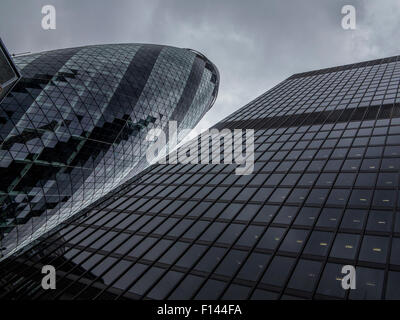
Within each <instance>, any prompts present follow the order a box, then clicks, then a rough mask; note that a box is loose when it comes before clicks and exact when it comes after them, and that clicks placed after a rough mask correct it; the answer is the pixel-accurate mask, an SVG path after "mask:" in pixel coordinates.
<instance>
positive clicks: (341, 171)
mask: <svg viewBox="0 0 400 320" xmlns="http://www.w3.org/2000/svg"><path fill="white" fill-rule="evenodd" d="M399 84H400V56H396V57H390V58H386V59H379V60H374V61H367V62H362V63H357V64H351V65H345V66H340V67H334V68H329V69H322V70H316V71H312V72H306V73H301V74H295V75H293V76H291V77H289V78H288V79H286V80H285V81H283V82H282V83H280V84H278V85H277V86H275V87H274V88H272V89H271V90H269V91H267V92H266V93H265V94H263V95H261V96H260V97H258V98H256V99H255V100H254V101H252V102H250V103H249V104H247V105H246V106H244V107H243V108H241V109H240V110H238V111H237V112H235V113H233V114H232V115H230V116H229V117H227V118H226V119H224V120H223V121H221V122H220V123H218V124H217V125H216V126H215V128H217V129H221V130H222V129H224V128H225V129H254V130H255V139H254V140H255V165H254V170H253V172H252V173H251V174H249V175H236V174H235V168H236V165H235V164H217V163H215V164H213V163H210V164H169V165H162V164H155V165H152V166H151V167H149V168H147V169H146V170H144V171H143V172H141V173H140V174H139V175H137V176H135V177H134V178H132V179H131V180H129V181H128V182H127V183H125V184H124V185H122V186H121V187H119V188H118V189H117V190H115V191H114V192H113V193H110V194H109V195H107V196H106V197H104V198H102V199H101V200H100V201H99V202H98V203H97V204H96V205H95V206H92V207H91V208H88V209H87V210H86V211H85V212H84V213H82V214H81V215H80V216H79V217H74V218H73V219H70V220H69V221H68V222H66V223H63V224H62V226H60V227H59V228H57V232H52V233H51V234H49V235H48V236H46V237H43V238H42V239H40V241H39V242H37V243H36V244H35V245H34V246H32V248H30V250H28V251H26V252H24V253H23V254H20V255H14V256H13V257H10V258H9V259H7V260H6V261H3V263H2V265H1V266H0V270H1V277H0V278H1V279H2V282H3V283H2V288H3V289H2V291H1V292H2V296H3V297H8V298H14V299H19V298H27V297H28V298H36V299H38V298H44V299H53V298H65V299H82V298H86V299H115V298H121V299H255V300H264V299H265V300H269V299H400V286H399V283H400V254H399V253H400V197H399V170H400V92H399ZM197 141H198V140H196V139H195V140H194V143H197ZM44 264H51V265H54V266H55V268H56V270H57V272H58V278H57V281H58V282H57V290H54V291H52V290H49V291H44V290H42V289H41V287H40V279H41V274H40V273H39V271H40V268H41V267H42V265H44ZM344 265H351V266H354V267H355V269H356V289H350V290H344V289H343V288H342V286H341V280H342V279H343V276H344V274H342V273H341V270H342V267H343V266H344Z"/></svg>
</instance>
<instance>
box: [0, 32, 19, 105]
mask: <svg viewBox="0 0 400 320" xmlns="http://www.w3.org/2000/svg"><path fill="white" fill-rule="evenodd" d="M19 78H20V74H19V71H18V69H17V67H16V66H15V64H14V61H13V60H12V59H11V57H10V54H9V53H8V51H7V48H6V47H5V45H4V43H3V41H1V38H0V102H1V100H3V98H4V97H5V96H6V95H7V93H8V92H9V91H10V90H11V88H12V87H13V86H14V85H15V84H16V83H17V81H18V80H19Z"/></svg>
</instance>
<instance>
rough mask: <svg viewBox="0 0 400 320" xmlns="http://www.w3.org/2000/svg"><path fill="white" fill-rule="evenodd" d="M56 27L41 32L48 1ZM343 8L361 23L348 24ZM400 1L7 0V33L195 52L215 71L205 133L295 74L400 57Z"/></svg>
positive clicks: (56, 43)
mask: <svg viewBox="0 0 400 320" xmlns="http://www.w3.org/2000/svg"><path fill="white" fill-rule="evenodd" d="M49 4H50V5H53V6H54V7H55V8H56V30H43V29H42V27H41V20H42V17H43V16H44V15H43V14H42V13H41V10H42V7H43V6H44V5H49ZM344 5H353V6H354V7H355V9H356V29H355V30H344V29H343V28H342V23H341V21H342V18H343V16H344V15H343V14H342V13H341V9H342V7H343V6H344ZM399 17H400V1H399V0H382V1H376V0H359V1H354V0H349V1H342V0H302V1H293V0H247V1H244V0H201V1H200V0H141V1H139V0H114V1H110V0H29V1H15V0H2V1H1V5H0V37H2V38H3V41H4V42H5V44H6V45H7V47H8V49H9V51H10V52H11V53H23V52H27V51H29V52H39V51H45V50H51V49H59V48H68V47H75V46H82V45H89V44H104V43H126V42H133V43H135V42H137V43H157V44H166V45H172V46H177V47H182V48H192V49H195V50H198V51H200V52H202V53H204V54H205V55H206V56H207V57H208V58H209V59H210V60H212V61H213V62H214V63H215V64H216V65H217V67H218V69H219V71H220V74H221V84H220V91H219V96H218V99H217V101H216V103H215V105H214V107H213V108H212V109H211V110H210V111H209V112H208V113H207V114H206V116H205V117H204V118H203V119H202V120H201V122H200V123H199V125H198V127H197V129H207V128H208V127H210V126H211V125H213V124H214V123H216V122H217V121H219V120H222V119H223V118H224V117H226V116H227V115H229V114H230V113H232V112H233V111H235V110H237V109H238V108H240V107H242V106H243V105H245V104H246V103H248V102H249V101H251V100H253V99H254V98H256V97H257V96H258V95H260V94H262V93H263V92H265V91H267V90H268V89H270V88H271V87H273V86H274V85H276V84H277V83H279V82H280V81H282V80H284V79H285V78H287V77H289V76H290V75H292V74H293V73H298V72H304V71H308V70H313V69H319V68H325V67H331V66H336V65H342V64H348V63H353V62H359V61H363V60H369V59H376V58H383V57H387V56H392V55H399V54H400V41H399V40H400V19H399Z"/></svg>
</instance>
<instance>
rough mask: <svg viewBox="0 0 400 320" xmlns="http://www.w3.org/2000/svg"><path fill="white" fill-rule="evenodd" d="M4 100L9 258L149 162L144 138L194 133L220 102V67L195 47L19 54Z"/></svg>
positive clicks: (4, 232)
mask: <svg viewBox="0 0 400 320" xmlns="http://www.w3.org/2000/svg"><path fill="white" fill-rule="evenodd" d="M15 63H16V65H17V67H18V69H19V71H20V72H21V74H22V78H21V80H20V82H19V83H18V84H17V85H16V86H15V87H14V88H13V90H12V91H11V92H10V93H9V94H8V95H7V96H6V97H5V98H4V100H3V101H2V103H1V104H0V176H1V177H2V178H1V180H0V212H1V214H0V239H1V246H0V247H1V256H2V257H4V256H7V255H9V254H10V253H12V252H14V251H15V250H18V249H19V248H21V247H23V246H25V245H27V244H29V243H30V242H32V241H33V240H35V239H36V238H38V237H39V236H40V235H42V234H44V233H45V232H47V231H48V230H50V229H52V228H53V227H54V226H56V225H58V224H59V223H61V222H62V221H65V220H66V219H67V218H69V217H71V216H73V215H74V214H76V213H78V212H79V211H81V210H82V209H83V208H86V207H87V206H89V205H90V204H92V203H93V202H95V201H96V200H97V199H99V198H100V197H102V196H103V195H105V194H106V193H108V192H109V191H111V190H112V189H114V188H115V187H117V186H119V185H121V183H123V182H124V180H126V178H127V177H131V176H133V175H135V174H136V173H138V172H140V171H141V170H143V169H144V168H145V167H146V166H148V163H147V161H146V157H145V153H146V150H147V148H148V143H150V142H147V141H146V139H145V137H146V135H147V133H148V131H149V130H150V129H152V128H155V127H157V128H161V129H165V128H166V127H167V125H168V122H169V121H170V120H174V121H176V122H177V126H178V136H179V137H180V138H183V137H182V136H181V135H179V132H180V131H182V129H187V128H193V127H194V126H195V125H196V124H197V123H198V121H199V120H200V119H201V117H202V116H203V115H204V114H205V113H206V112H207V111H208V110H209V109H210V107H211V106H212V104H213V102H214V100H215V98H216V95H217V92H218V84H219V74H218V71H217V69H216V67H215V66H214V65H213V64H212V63H211V62H210V61H209V60H208V59H207V58H206V57H204V56H203V55H202V54H200V53H198V52H195V51H193V50H189V49H180V48H175V47H169V46H161V45H149V44H117V45H96V46H85V47H79V48H70V49H62V50H54V51H48V52H43V53H37V54H31V55H25V56H21V57H17V58H15Z"/></svg>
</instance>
